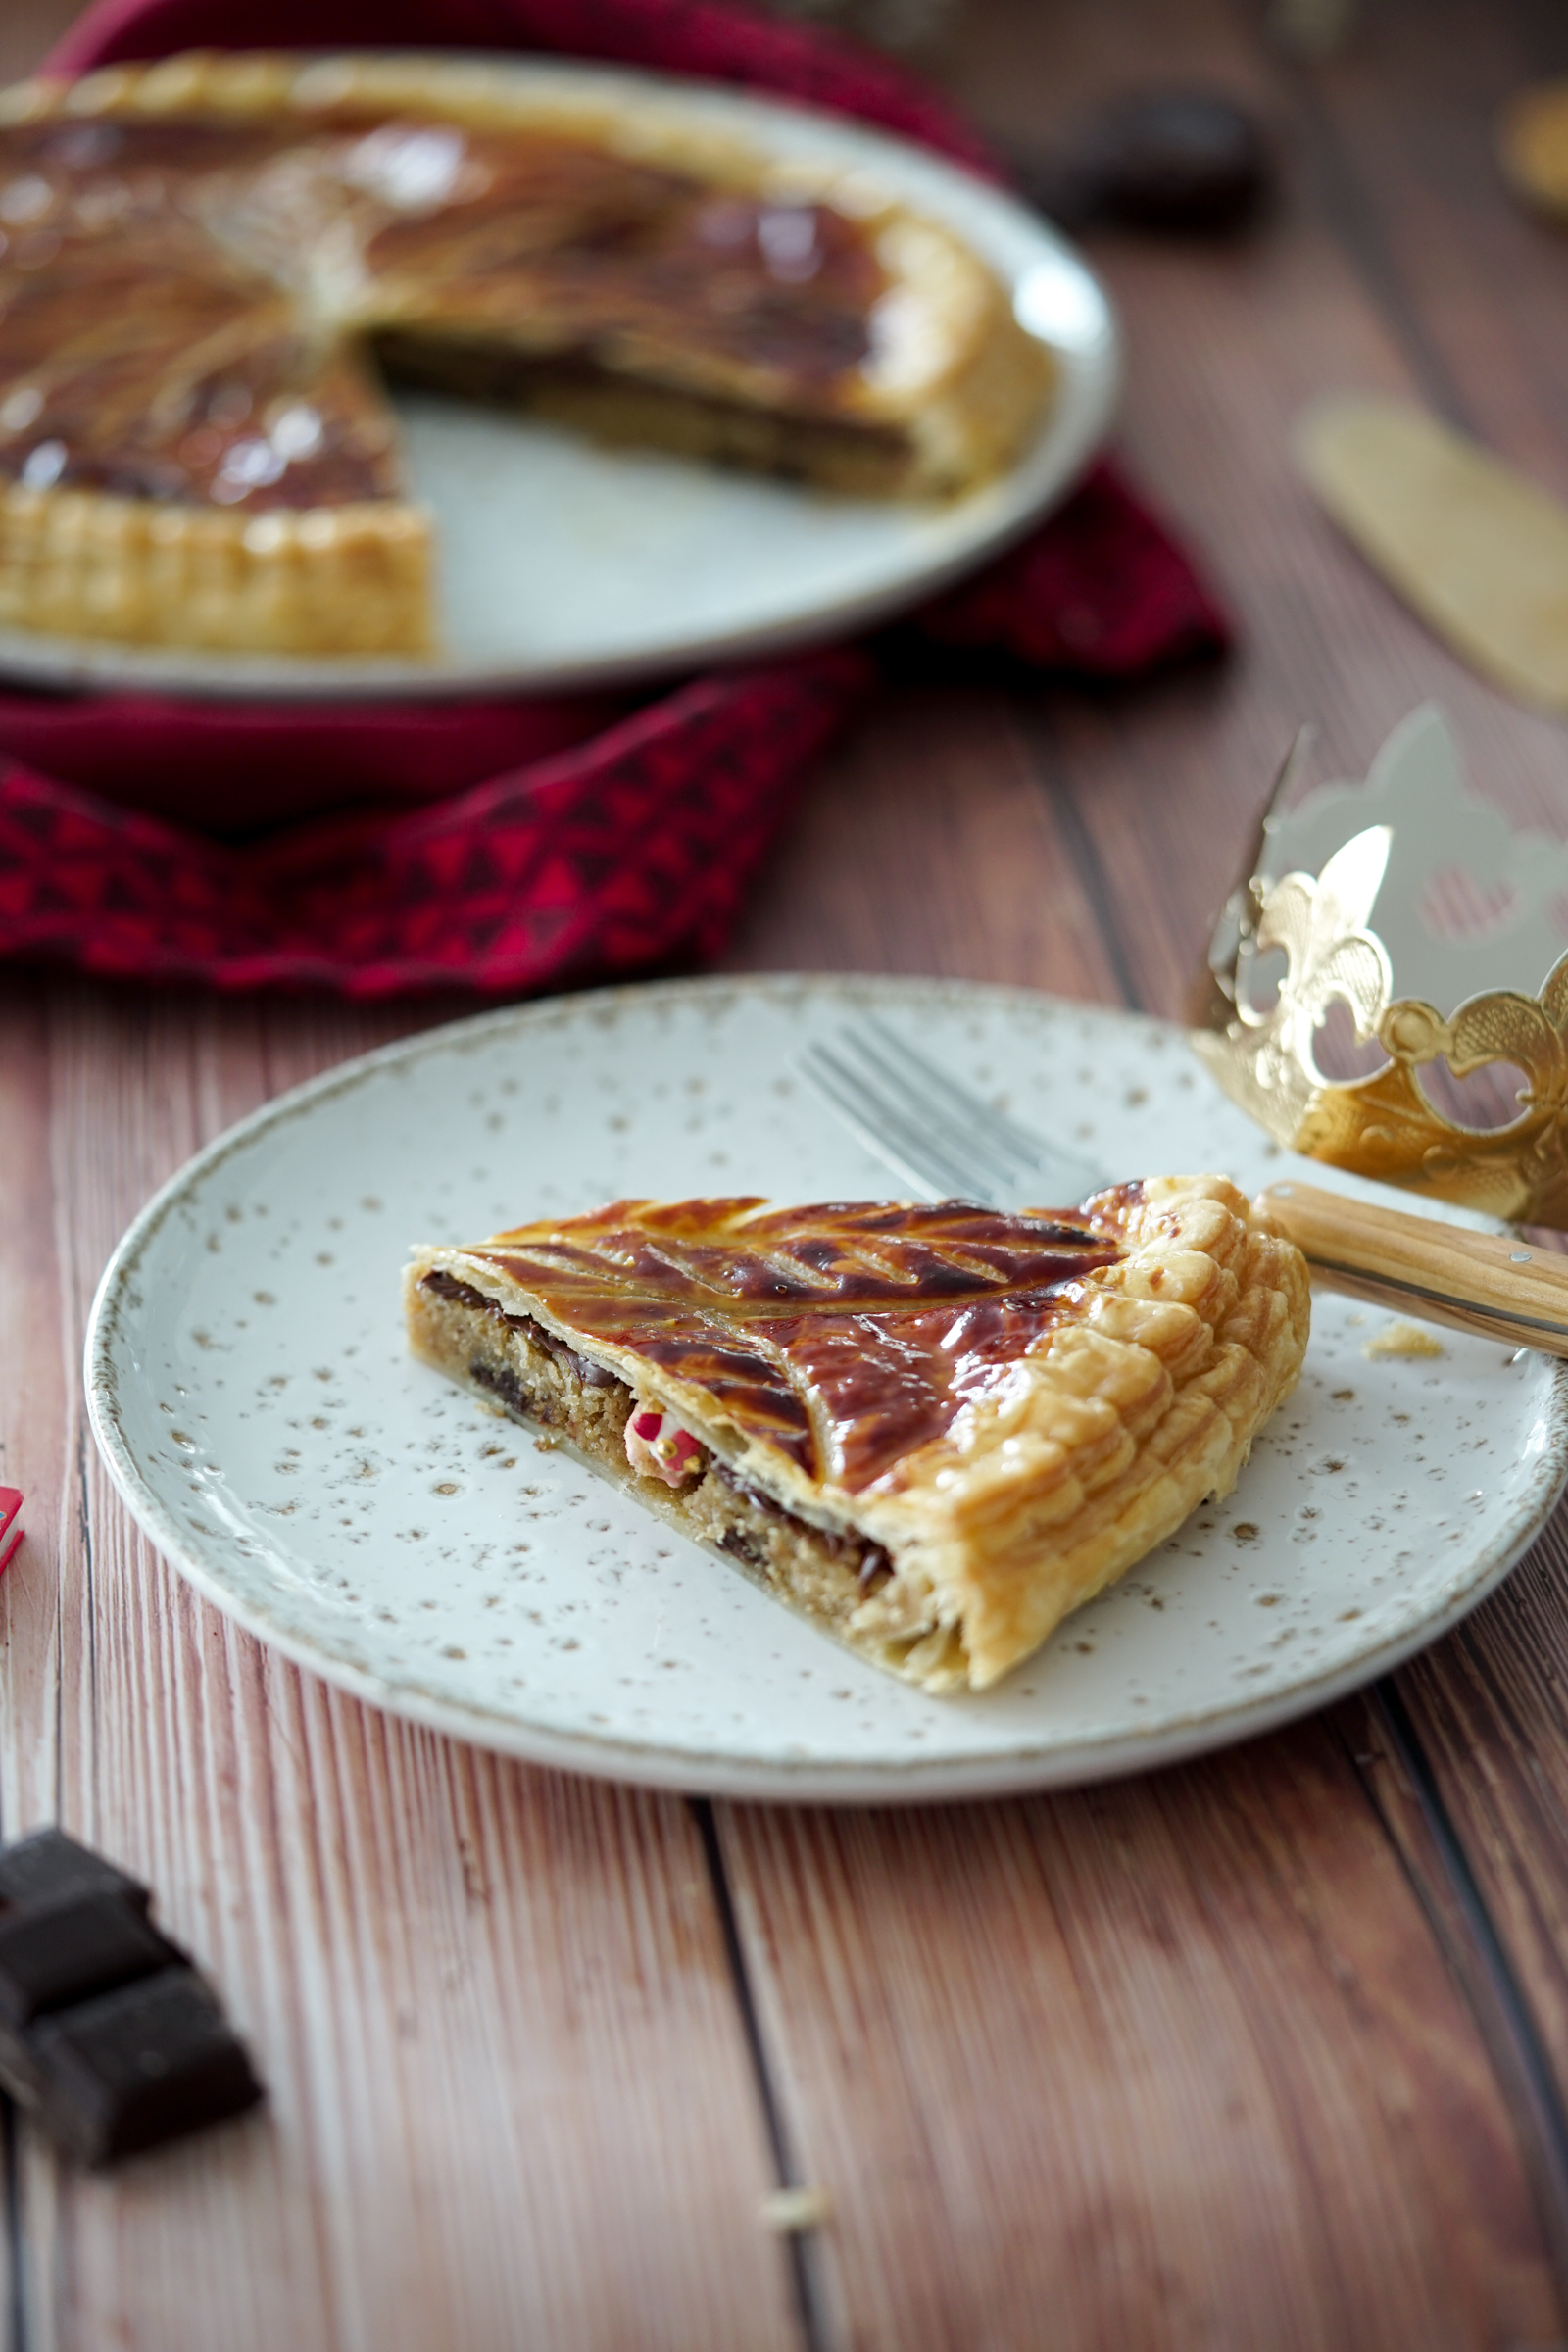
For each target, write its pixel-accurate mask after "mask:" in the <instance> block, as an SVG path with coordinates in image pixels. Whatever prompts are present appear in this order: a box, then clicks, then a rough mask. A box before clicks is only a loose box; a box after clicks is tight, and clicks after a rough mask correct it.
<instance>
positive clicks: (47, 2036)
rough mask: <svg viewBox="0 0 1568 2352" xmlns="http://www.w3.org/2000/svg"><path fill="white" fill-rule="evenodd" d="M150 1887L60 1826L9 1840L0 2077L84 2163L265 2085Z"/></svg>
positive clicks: (145, 2142)
mask: <svg viewBox="0 0 1568 2352" xmlns="http://www.w3.org/2000/svg"><path fill="white" fill-rule="evenodd" d="M147 1908H148V1890H147V1888H146V1887H143V1886H140V1885H139V1884H138V1883H137V1881H136V1880H134V1879H130V1878H127V1877H126V1876H125V1874H124V1873H123V1871H120V1870H117V1869H116V1868H115V1867H114V1865H113V1863H110V1862H106V1861H104V1860H103V1858H102V1856H101V1855H98V1854H94V1853H91V1852H89V1850H88V1849H87V1847H86V1846H83V1845H78V1844H77V1843H76V1841H75V1839H74V1838H67V1837H65V1836H64V1835H63V1834H62V1833H61V1832H60V1831H59V1830H40V1831H39V1832H38V1833H37V1834H36V1836H34V1837H31V1838H23V1839H22V1840H21V1841H20V1842H19V1843H18V1844H16V1845H11V1846H7V1847H5V1848H3V1849H0V2083H3V2085H4V2087H5V2088H6V2089H7V2090H9V2091H10V2092H11V2093H12V2095H13V2096H14V2097H15V2098H17V2099H19V2100H21V2101H22V2103H23V2104H24V2105H25V2106H26V2107H28V2108H30V2109H32V2110H33V2112H34V2113H35V2114H36V2115H37V2118H38V2120H39V2122H40V2123H41V2124H42V2125H43V2127H44V2129H45V2131H48V2132H49V2134H50V2136H51V2137H52V2138H53V2139H54V2140H56V2141H57V2142H58V2144H59V2145H60V2146H61V2147H62V2148H63V2149H64V2150H65V2151H66V2152H67V2154H69V2155H71V2156H74V2157H76V2158H78V2159H79V2160H80V2161H81V2162H82V2163H85V2164H108V2163H111V2162H113V2160H114V2159H115V2158H116V2157H118V2156H128V2155H130V2154H132V2153H133V2152H134V2151H135V2150H136V2149H139V2148H151V2147H156V2146H157V2145H158V2144H159V2142H160V2141H163V2140H166V2139H176V2138H178V2137H180V2136H181V2134H182V2133H184V2132H186V2131H197V2130H199V2129H200V2128H201V2126H203V2125H204V2124H212V2123H217V2122H218V2121H219V2119H220V2118H221V2117H222V2116H227V2115H237V2114H238V2113H239V2112H240V2111H241V2109H243V2108H246V2107H250V2106H252V2105H254V2103H255V2101H256V2100H257V2099H259V2098H260V2097H261V2095H262V2087H261V2084H260V2083H259V2082H257V2080H256V2077H255V2075H254V2074H253V2073H252V2071H251V2064H250V2060H249V2058H248V2057H247V2056H246V2054H245V2049H244V2045H243V2044H242V2043H241V2042H240V2041H239V2040H238V2039H236V2037H235V2035H234V2034H232V2033H231V2032H230V2031H229V2028H228V2026H227V2024H226V2022H225V2020H224V2017H223V2013H222V2011H221V2008H220V2007H219V2005H218V2002H217V2001H216V2000H215V1999H214V1997H213V1995H212V1993H211V1992H210V1991H209V1990H208V1988H207V1986H206V1985H205V1984H204V1983H203V1982H202V1980H201V1978H200V1977H199V1976H198V1975H197V1973H196V1971H195V1970H194V1969H193V1968H192V1966H191V1964H190V1962H189V1960H188V1959H187V1958H186V1956H185V1954H184V1953H183V1952H182V1951H180V1949H179V1948H178V1946H177V1945H176V1944H172V1943H171V1942H170V1941H169V1939H168V1937H167V1936H161V1935H160V1934H159V1932H158V1930H157V1929H156V1928H155V1927H154V1926H153V1925H152V1922H151V1920H150V1919H149V1918H148V1916H147Z"/></svg>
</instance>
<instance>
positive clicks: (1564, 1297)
mask: <svg viewBox="0 0 1568 2352" xmlns="http://www.w3.org/2000/svg"><path fill="white" fill-rule="evenodd" d="M1261 1205H1262V1206H1263V1207H1264V1208H1266V1209H1267V1210H1268V1211H1269V1213H1270V1214H1271V1215H1272V1216H1273V1218H1274V1220H1275V1222H1276V1224H1277V1225H1278V1226H1279V1227H1280V1229H1281V1230H1282V1232H1284V1233H1285V1234H1287V1235H1288V1236H1289V1237H1290V1239H1291V1240H1292V1241H1293V1242H1294V1243H1295V1244H1296V1246H1297V1248H1298V1249H1299V1250H1300V1252H1301V1254H1302V1256H1303V1257H1305V1258H1306V1259H1307V1261H1308V1263H1309V1264H1310V1266H1311V1268H1312V1274H1313V1278H1314V1279H1315V1280H1316V1281H1318V1282H1321V1283H1322V1284H1323V1286H1324V1288H1325V1289H1327V1290H1331V1291H1344V1292H1345V1293H1346V1294H1347V1295H1348V1297H1349V1298H1351V1299H1369V1300H1370V1301H1371V1302H1372V1304H1373V1305H1374V1306H1391V1307H1396V1308H1402V1309H1403V1311H1404V1312H1405V1313H1406V1314H1408V1315H1417V1316H1419V1317H1420V1318H1421V1320H1422V1321H1423V1322H1428V1323H1449V1324H1452V1325H1453V1327H1454V1328H1455V1329H1456V1330H1458V1331H1475V1332H1480V1333H1481V1334H1482V1335H1483V1336H1484V1337H1485V1338H1487V1339H1490V1340H1502V1341H1505V1342H1511V1343H1512V1345H1513V1346H1514V1347H1516V1348H1542V1349H1544V1352H1545V1353H1546V1354H1547V1355H1565V1356H1568V1257H1558V1256H1556V1255H1555V1254H1554V1253H1553V1252H1552V1251H1550V1250H1539V1249H1536V1248H1534V1247H1533V1246H1532V1245H1531V1244H1530V1243H1529V1242H1526V1241H1524V1240H1522V1239H1515V1238H1513V1237H1512V1236H1506V1235H1504V1236H1499V1235H1497V1234H1492V1233H1472V1232H1470V1231H1469V1230H1468V1228H1467V1227H1465V1226H1463V1225H1447V1224H1439V1223H1437V1222H1435V1221H1434V1220H1433V1219H1431V1218H1429V1217H1412V1216H1406V1215H1403V1214H1401V1212H1400V1211H1399V1210H1398V1209H1397V1208H1371V1207H1369V1206H1368V1205H1367V1203H1366V1202H1365V1201H1352V1200H1351V1199H1349V1197H1348V1195H1347V1194H1345V1193H1329V1192H1323V1191H1320V1190H1319V1188H1318V1187H1317V1186H1316V1185H1313V1184H1295V1183H1291V1184H1274V1185H1270V1186H1269V1187H1268V1189H1267V1191H1266V1192H1265V1193H1264V1194H1263V1195H1262V1200H1261Z"/></svg>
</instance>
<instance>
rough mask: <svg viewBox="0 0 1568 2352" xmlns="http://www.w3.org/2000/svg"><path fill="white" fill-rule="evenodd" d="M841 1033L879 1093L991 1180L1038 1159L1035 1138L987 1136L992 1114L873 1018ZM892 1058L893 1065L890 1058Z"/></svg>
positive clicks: (1040, 1147)
mask: <svg viewBox="0 0 1568 2352" xmlns="http://www.w3.org/2000/svg"><path fill="white" fill-rule="evenodd" d="M841 1034H842V1036H843V1039H844V1041H845V1042H846V1043H847V1044H849V1045H852V1046H853V1047H854V1050H855V1051H856V1053H858V1054H860V1055H861V1056H862V1057H863V1058H864V1060H865V1061H866V1062H868V1063H869V1065H870V1067H871V1068H872V1069H873V1070H874V1071H875V1073H876V1075H877V1077H878V1078H879V1079H880V1080H881V1082H882V1091H883V1093H884V1094H887V1093H889V1092H890V1091H891V1095H892V1099H893V1100H894V1101H895V1102H902V1103H905V1104H906V1106H907V1108H913V1109H914V1110H915V1111H916V1112H917V1115H918V1116H919V1118H920V1119H921V1120H922V1121H923V1122H924V1123H925V1125H926V1126H927V1127H929V1128H931V1129H933V1130H935V1131H936V1132H937V1133H938V1134H940V1135H941V1136H942V1137H943V1139H944V1141H945V1144H946V1147H947V1149H949V1150H950V1151H951V1150H953V1149H955V1148H957V1149H960V1150H961V1151H963V1152H966V1153H967V1154H968V1156H969V1157H970V1158H973V1159H977V1160H982V1161H985V1162H988V1163H989V1164H990V1166H991V1168H992V1170H993V1171H994V1174H993V1181H1000V1182H1002V1183H1004V1184H1005V1183H1008V1182H1009V1181H1010V1180H1011V1179H1012V1178H1013V1177H1015V1176H1017V1175H1020V1174H1021V1173H1022V1171H1023V1170H1024V1168H1026V1167H1028V1166H1031V1165H1032V1164H1034V1163H1035V1162H1036V1161H1037V1160H1038V1159H1039V1158H1040V1157H1041V1154H1042V1153H1043V1152H1044V1150H1045V1146H1044V1144H1043V1142H1040V1141H1038V1140H1036V1141H1035V1142H1034V1143H1033V1144H1031V1145H1028V1146H1026V1147H1024V1148H1020V1147H1019V1146H1018V1145H1016V1144H1015V1143H1013V1142H1012V1140H1011V1139H1010V1137H1007V1136H1005V1135H1003V1134H999V1133H995V1132H993V1130H994V1128H995V1127H996V1126H997V1125H998V1123H999V1122H998V1121H997V1120H996V1118H995V1115H994V1114H992V1115H990V1116H987V1115H985V1114H986V1105H985V1104H984V1103H981V1102H980V1101H979V1099H978V1098H977V1097H976V1096H973V1095H971V1094H970V1093H969V1092H968V1090H967V1089H966V1088H964V1087H960V1086H957V1085H956V1084H955V1083H953V1082H951V1081H950V1080H949V1079H948V1078H947V1077H946V1075H945V1074H944V1073H943V1072H941V1071H939V1070H937V1069H936V1067H935V1065H934V1064H933V1063H931V1062H928V1061H926V1060H925V1059H924V1057H923V1055H921V1054H917V1053H916V1052H915V1050H914V1048H913V1047H912V1046H906V1045H905V1043H904V1040H903V1039H902V1038H901V1037H898V1036H896V1035H895V1034H894V1032H893V1031H892V1030H891V1029H885V1028H884V1027H883V1026H882V1024H881V1023H880V1022H879V1021H876V1020H875V1018H874V1017H873V1018H871V1019H868V1020H867V1021H866V1022H865V1024H864V1026H863V1028H862V1029H860V1030H857V1029H856V1028H854V1027H853V1025H852V1026H851V1027H848V1028H846V1029H845V1030H844V1031H842V1032H841ZM884 1048H886V1049H889V1050H890V1051H884ZM893 1054H897V1055H898V1060H897V1061H895V1060H894V1059H893V1058H892V1056H893Z"/></svg>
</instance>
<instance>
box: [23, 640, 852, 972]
mask: <svg viewBox="0 0 1568 2352" xmlns="http://www.w3.org/2000/svg"><path fill="white" fill-rule="evenodd" d="M873 675H874V672H873V669H872V665H871V663H870V662H869V661H868V660H867V659H866V657H865V656H864V655H863V654H859V653H857V652H855V651H852V650H841V651H837V652H830V653H825V654H818V655H815V656H813V657H810V658H809V659H808V660H805V661H802V662H793V663H789V664H786V665H780V666H778V667H776V668H772V669H761V670H752V671H750V672H746V673H743V674H740V675H736V676H733V677H728V678H724V679H722V680H716V679H705V680H700V681H699V682H698V683H697V684H695V685H692V686H687V687H685V688H684V689H683V690H682V691H681V692H679V693H678V694H673V695H670V696H669V697H667V698H666V699H665V700H664V701H662V702H661V703H658V704H656V705H654V707H653V708H652V709H651V710H648V711H639V712H638V713H637V714H636V715H635V716H633V717H631V718H629V719H625V720H622V721H621V722H620V724H619V725H617V726H614V727H612V728H610V729H609V730H607V731H606V733H604V734H603V735H601V736H598V737H596V738H595V739H594V741H593V742H592V744H590V745H588V746H586V747H583V748H581V749H579V750H576V751H571V752H566V753H564V754H562V755H560V756H559V757H558V758H556V759H554V760H543V761H540V762H537V763H535V764H534V765H532V766H528V767H523V768H520V769H518V770H517V771H516V772H515V774H512V775H507V776H499V777H497V778H495V779H494V781H492V782H490V783H486V784H477V785H474V786H472V787H470V789H469V790H468V791H466V792H463V793H457V794H454V795H452V796H450V797H449V798H447V799H445V800H443V801H439V802H437V803H435V804H433V805H432V806H431V807H429V808H426V809H416V810H414V811H412V812H409V813H406V814H403V815H399V816H396V817H393V818H391V819H387V818H385V817H382V816H346V817H341V818H338V819H335V820H328V821H325V822H322V823H318V824H312V825H306V826H299V827H294V828H291V829H289V830H287V831H284V832H281V833H277V834H274V835H272V836H270V838H269V839H267V840H266V841H263V842H261V843H253V844H251V845H249V846H248V847H246V848H243V849H235V848H233V847H230V846H229V845H228V844H226V843H222V842H217V841H212V840H209V839H206V838H204V837H203V836H202V835H200V834H196V833H193V832H190V831H188V830H186V829H184V828H183V827H179V826H174V825H171V824H168V823H166V822H164V820H162V819H161V818H158V817H152V816H147V815H144V814H142V813H140V812H138V811H134V810H127V809H116V808H113V807H112V806H110V805H109V804H108V803H107V802H104V801H102V800H100V799H98V798H97V797H96V796H95V795H93V794H91V793H86V792H81V791H78V790H75V789H73V787H71V786H69V785H64V784H61V783H58V782H56V781H54V780H53V779H51V778H48V777H44V776H39V775H35V774H33V773H31V772H29V771H28V770H27V769H25V768H23V767H19V766H13V767H11V768H10V769H9V770H8V771H6V772H5V773H4V775H3V776H0V940H3V941H4V943H5V946H6V948H7V950H8V951H9V952H10V953H12V954H14V955H24V956H46V957H64V958H65V959H67V960H68V961H70V962H73V963H76V964H79V965H80V966H81V967H82V968H83V969H85V970H87V971H92V972H99V973H105V974H116V975H121V976H128V975H130V974H135V975H136V976H138V977H141V978H147V979H159V980H192V979H200V980H205V981H209V982H212V983H215V984H216V985H217V986H219V987H221V988H259V987H267V986H274V985H282V986H294V987H312V986H316V987H328V988H336V989H340V990H342V991H344V992H345V993H347V994H348V995H351V996H357V997H376V996H387V995H390V994H393V993H395V992H396V991H399V990H408V989H421V988H432V987H442V986H446V987H451V986H454V985H456V986H459V987H466V988H473V989H482V990H485V991H489V992H494V993H509V994H510V993H515V992H519V991H522V990H527V989H536V988H544V987H548V986H554V985H560V984H563V983H564V982H567V981H571V980H579V979H585V978H587V977H588V976H589V975H591V974H592V975H597V974H601V973H605V972H616V971H632V970H637V969H639V968H643V969H646V968H647V967H648V966H649V965H651V964H656V963H660V962H663V961H666V960H668V959H669V958H670V957H672V956H677V955H679V956H689V955H695V956H711V955H712V954H714V953H715V952H716V950H717V949H718V948H719V946H720V945H721V944H722V942H723V939H724V936H725V933H726V931H727V930H728V927H729V925H730V922H731V920H732V919H733V917H734V914H735V910H736V908H737V907H738V906H739V904H740V901H741V898H742V896H743V894H744V892H745V890H746V886H747V884H748V883H749V882H750V880H751V878H752V875H753V874H754V872H755V871H756V869H757V866H758V864H759V862H760V859H761V858H762V856H763V853H764V852H765V850H766V848H767V846H768V843H769V841H770V840H771V839H772V836H773V833H774V831H775V829H776V827H777V824H778V821H779V818H780V816H781V815H782V813H783V810H784V808H785V806H786V801H787V797H788V793H789V789H790V786H791V785H792V783H793V781H794V779H795V777H796V776H797V775H798V774H799V772H800V770H801V768H802V767H803V766H804V765H805V764H806V762H807V761H808V760H810V759H811V757H812V756H813V754H814V753H816V752H817V751H818V750H819V749H820V748H821V746H822V745H823V744H824V743H826V741H827V740H828V738H829V736H830V735H832V734H833V733H834V731H835V730H836V729H837V728H838V726H839V725H840V724H841V723H842V721H843V720H844V718H845V717H846V716H847V715H848V713H849V712H850V711H853V710H854V709H855V707H856V705H857V704H858V702H860V701H861V700H863V698H864V696H865V695H866V693H867V692H868V691H869V689H870V686H871V683H872V679H873Z"/></svg>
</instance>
